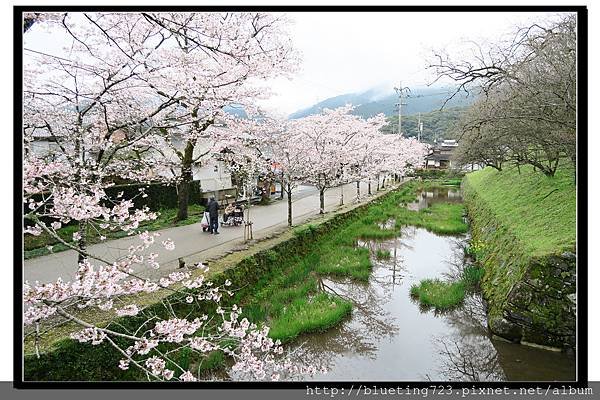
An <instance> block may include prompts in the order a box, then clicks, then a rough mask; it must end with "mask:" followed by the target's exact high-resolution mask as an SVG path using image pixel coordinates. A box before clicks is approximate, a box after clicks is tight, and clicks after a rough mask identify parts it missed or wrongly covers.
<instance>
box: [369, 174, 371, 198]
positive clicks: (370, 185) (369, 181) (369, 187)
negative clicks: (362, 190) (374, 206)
mask: <svg viewBox="0 0 600 400" xmlns="http://www.w3.org/2000/svg"><path fill="white" fill-rule="evenodd" d="M370 195H371V178H369V196H370Z"/></svg>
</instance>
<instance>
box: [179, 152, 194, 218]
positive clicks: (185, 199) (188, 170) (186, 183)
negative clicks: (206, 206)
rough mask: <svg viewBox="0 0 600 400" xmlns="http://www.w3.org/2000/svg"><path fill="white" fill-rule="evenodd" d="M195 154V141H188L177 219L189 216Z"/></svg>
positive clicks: (182, 169) (184, 155) (182, 165)
mask: <svg viewBox="0 0 600 400" xmlns="http://www.w3.org/2000/svg"><path fill="white" fill-rule="evenodd" d="M193 155H194V143H193V142H191V141H188V142H187V143H186V146H185V150H184V153H183V159H182V160H181V181H180V182H179V183H178V184H177V208H178V210H177V216H176V217H175V221H182V220H184V219H187V217H188V205H189V202H190V183H191V182H192V179H193V175H192V159H193Z"/></svg>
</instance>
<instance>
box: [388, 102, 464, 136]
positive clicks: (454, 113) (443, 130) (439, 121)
mask: <svg viewBox="0 0 600 400" xmlns="http://www.w3.org/2000/svg"><path fill="white" fill-rule="evenodd" d="M465 110H466V107H451V108H446V107H444V109H443V110H441V111H440V110H435V111H432V112H428V113H421V115H420V117H421V122H422V123H423V134H422V135H421V141H423V142H426V143H433V142H434V140H436V139H437V140H438V141H440V140H442V139H458V137H456V135H457V133H456V124H457V122H458V120H459V119H460V117H461V116H462V115H463V113H464V112H465ZM387 121H388V124H387V125H386V126H384V127H383V128H382V129H381V131H382V132H384V133H397V132H398V116H397V115H392V116H390V117H387ZM418 123H419V115H418V114H412V115H403V116H402V134H403V135H404V136H405V137H417V135H418V133H419V124H418Z"/></svg>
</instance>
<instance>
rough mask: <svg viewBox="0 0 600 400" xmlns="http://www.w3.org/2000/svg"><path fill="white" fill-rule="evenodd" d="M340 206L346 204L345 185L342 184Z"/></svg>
mask: <svg viewBox="0 0 600 400" xmlns="http://www.w3.org/2000/svg"><path fill="white" fill-rule="evenodd" d="M340 189H341V190H340V206H343V205H344V185H341V186H340Z"/></svg>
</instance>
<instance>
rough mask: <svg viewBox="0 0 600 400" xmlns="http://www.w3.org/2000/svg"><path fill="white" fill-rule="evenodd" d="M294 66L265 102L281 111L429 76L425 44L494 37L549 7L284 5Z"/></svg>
mask: <svg viewBox="0 0 600 400" xmlns="http://www.w3.org/2000/svg"><path fill="white" fill-rule="evenodd" d="M287 15H288V16H289V17H291V18H292V19H293V20H294V21H295V23H294V25H293V26H292V27H291V30H290V31H291V34H292V36H293V39H294V42H295V45H296V47H297V48H298V49H299V50H300V51H301V52H302V55H303V63H302V70H301V72H300V73H299V74H298V75H297V76H296V77H295V78H294V79H293V80H291V81H288V80H287V79H278V80H276V81H274V82H273V84H272V86H273V89H274V91H275V92H276V93H277V95H276V96H273V97H272V98H271V99H270V100H268V101H266V102H265V103H264V105H265V107H268V108H270V109H272V110H273V111H275V110H277V111H279V112H280V113H282V114H284V115H287V114H289V113H292V112H294V111H296V110H298V109H300V108H304V107H308V106H310V105H312V104H314V103H316V102H319V101H321V100H324V99H326V98H328V97H332V96H336V95H339V94H343V93H352V92H358V91H362V90H366V89H369V88H371V87H379V88H381V89H382V90H389V91H390V92H391V91H392V90H393V87H394V85H398V84H399V82H400V81H402V85H403V86H409V87H410V86H412V87H414V86H418V85H423V84H426V83H429V82H431V81H432V80H433V77H432V75H431V71H427V70H426V69H425V66H426V64H427V62H426V59H427V57H428V56H429V55H430V54H431V50H432V49H443V48H450V47H451V46H453V45H456V44H457V43H460V42H463V43H464V42H465V41H466V40H474V41H478V42H479V41H482V40H496V39H498V38H500V37H501V36H502V35H505V34H506V33H507V32H508V33H510V32H513V31H514V29H515V28H516V27H517V26H522V25H523V24H525V23H528V22H531V21H536V22H539V21H543V20H545V19H548V18H549V17H550V18H552V17H556V14H540V13H472V12H471V13H458V12H455V13H422V12H419V13H417V12H386V13H375V12H359V13H357V12H354V13H352V12H341V13H287Z"/></svg>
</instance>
